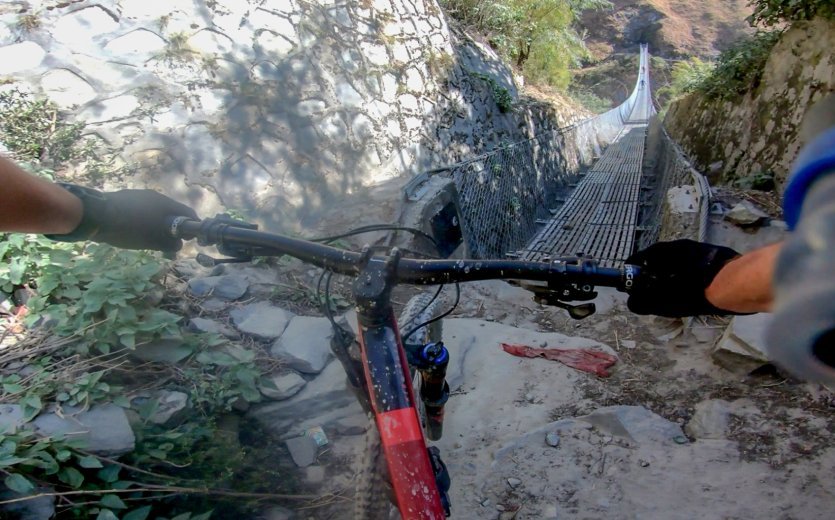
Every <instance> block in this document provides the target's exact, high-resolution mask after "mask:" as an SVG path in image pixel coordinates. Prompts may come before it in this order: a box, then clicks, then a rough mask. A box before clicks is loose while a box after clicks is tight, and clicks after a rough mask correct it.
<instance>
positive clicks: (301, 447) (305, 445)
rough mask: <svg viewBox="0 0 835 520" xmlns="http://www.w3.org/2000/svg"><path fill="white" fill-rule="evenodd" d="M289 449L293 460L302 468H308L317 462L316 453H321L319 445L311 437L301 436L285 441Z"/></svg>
mask: <svg viewBox="0 0 835 520" xmlns="http://www.w3.org/2000/svg"><path fill="white" fill-rule="evenodd" d="M285 444H286V445H287V450H288V451H289V452H290V457H292V458H293V462H295V463H296V466H298V467H300V468H306V467H307V466H310V465H311V464H313V463H314V462H316V455H318V454H319V446H318V445H317V444H316V441H315V440H313V439H312V438H310V437H306V436H301V437H295V438H293V439H289V440H287V441H285Z"/></svg>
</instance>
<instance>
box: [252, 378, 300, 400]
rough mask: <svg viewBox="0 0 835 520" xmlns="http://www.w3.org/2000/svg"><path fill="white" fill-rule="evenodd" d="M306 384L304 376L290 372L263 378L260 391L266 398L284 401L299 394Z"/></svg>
mask: <svg viewBox="0 0 835 520" xmlns="http://www.w3.org/2000/svg"><path fill="white" fill-rule="evenodd" d="M306 384H307V381H305V379H304V378H303V377H302V376H300V375H298V374H297V373H295V372H289V373H287V374H277V375H272V376H268V377H264V378H262V380H261V384H260V385H259V390H261V393H262V394H263V395H264V397H267V398H269V399H273V400H276V401H282V400H284V399H289V398H291V397H293V396H294V395H296V394H297V393H299V392H300V391H301V389H302V388H304V385H306Z"/></svg>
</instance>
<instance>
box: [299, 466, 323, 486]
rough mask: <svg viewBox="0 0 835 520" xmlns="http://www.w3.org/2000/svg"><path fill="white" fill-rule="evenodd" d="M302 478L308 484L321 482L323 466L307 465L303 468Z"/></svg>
mask: <svg viewBox="0 0 835 520" xmlns="http://www.w3.org/2000/svg"><path fill="white" fill-rule="evenodd" d="M304 479H305V480H306V481H307V482H308V483H309V484H321V483H322V482H324V481H325V468H324V467H322V466H308V467H306V468H304Z"/></svg>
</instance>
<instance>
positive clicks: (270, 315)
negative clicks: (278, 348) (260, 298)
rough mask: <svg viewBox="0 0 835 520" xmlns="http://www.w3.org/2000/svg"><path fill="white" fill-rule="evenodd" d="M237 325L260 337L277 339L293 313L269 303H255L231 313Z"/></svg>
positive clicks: (243, 330)
mask: <svg viewBox="0 0 835 520" xmlns="http://www.w3.org/2000/svg"><path fill="white" fill-rule="evenodd" d="M229 316H231V318H232V321H233V322H234V323H235V327H237V328H238V330H239V331H241V332H243V333H244V334H251V335H253V336H256V337H258V338H260V339H276V338H278V337H279V336H281V335H282V334H283V333H284V329H285V328H287V324H288V323H289V322H290V320H291V319H292V318H293V313H291V312H289V311H285V310H284V309H281V308H279V307H275V306H273V305H270V304H269V303H265V302H261V303H253V304H250V305H246V306H244V307H241V308H240V309H235V310H233V311H232V312H230V313H229Z"/></svg>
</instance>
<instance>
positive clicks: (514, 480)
mask: <svg viewBox="0 0 835 520" xmlns="http://www.w3.org/2000/svg"><path fill="white" fill-rule="evenodd" d="M507 485H508V486H510V487H511V488H512V489H516V488H517V487H519V486H520V485H522V481H521V480H519V479H518V478H514V477H510V478H509V479H507Z"/></svg>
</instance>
